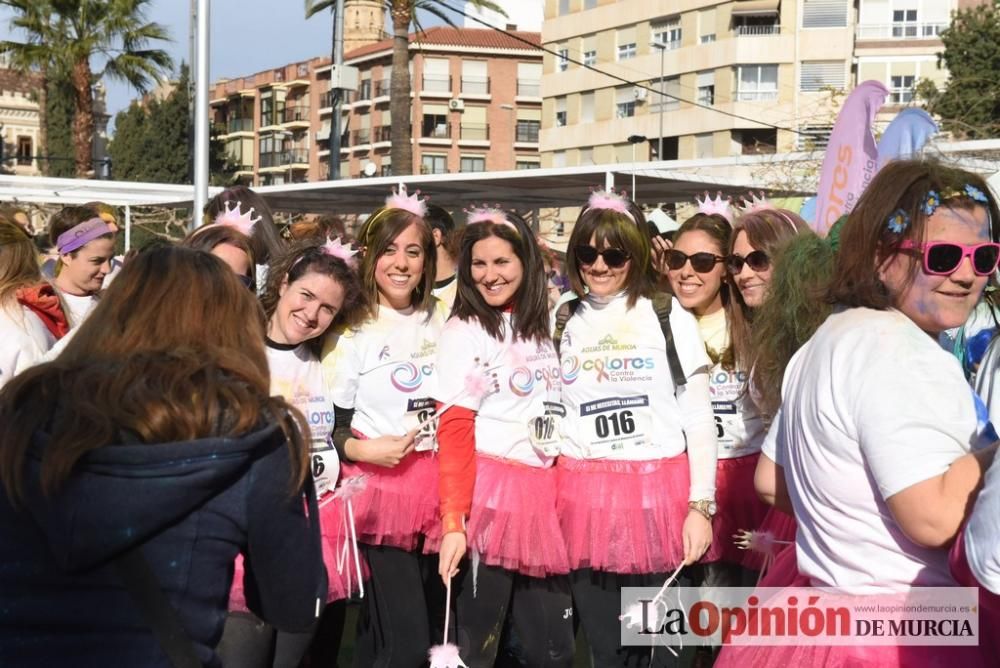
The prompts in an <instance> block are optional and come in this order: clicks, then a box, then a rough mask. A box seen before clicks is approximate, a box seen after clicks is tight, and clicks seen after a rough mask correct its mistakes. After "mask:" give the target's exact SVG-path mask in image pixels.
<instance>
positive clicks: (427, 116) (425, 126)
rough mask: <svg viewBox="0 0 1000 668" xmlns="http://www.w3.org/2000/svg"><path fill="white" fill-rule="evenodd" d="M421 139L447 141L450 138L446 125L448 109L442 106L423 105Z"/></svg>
mask: <svg viewBox="0 0 1000 668" xmlns="http://www.w3.org/2000/svg"><path fill="white" fill-rule="evenodd" d="M420 136H421V137H433V138H439V139H447V138H448V137H451V128H450V126H449V125H448V107H446V106H445V105H443V104H425V105H424V116H423V121H422V122H421V124H420Z"/></svg>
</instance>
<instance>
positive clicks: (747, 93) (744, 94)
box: [735, 90, 778, 102]
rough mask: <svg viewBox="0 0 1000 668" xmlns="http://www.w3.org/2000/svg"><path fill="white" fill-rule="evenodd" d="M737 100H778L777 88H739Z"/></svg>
mask: <svg viewBox="0 0 1000 668" xmlns="http://www.w3.org/2000/svg"><path fill="white" fill-rule="evenodd" d="M735 97H736V101H737V102H762V101H766V100H777V99H778V91H776V90H738V91H736V93H735Z"/></svg>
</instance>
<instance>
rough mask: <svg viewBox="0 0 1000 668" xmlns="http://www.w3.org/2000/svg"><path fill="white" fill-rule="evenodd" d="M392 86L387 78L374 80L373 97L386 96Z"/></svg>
mask: <svg viewBox="0 0 1000 668" xmlns="http://www.w3.org/2000/svg"><path fill="white" fill-rule="evenodd" d="M391 88H392V82H391V81H390V80H389V79H382V80H380V81H376V82H375V97H388V96H389V91H390V89H391Z"/></svg>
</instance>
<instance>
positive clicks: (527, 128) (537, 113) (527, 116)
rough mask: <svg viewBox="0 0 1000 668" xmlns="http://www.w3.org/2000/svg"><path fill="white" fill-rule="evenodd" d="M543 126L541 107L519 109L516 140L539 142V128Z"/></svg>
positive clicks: (515, 131) (515, 129)
mask: <svg viewBox="0 0 1000 668" xmlns="http://www.w3.org/2000/svg"><path fill="white" fill-rule="evenodd" d="M541 126H542V112H541V110H539V109H518V110H517V125H516V126H515V128H514V141H517V142H527V143H532V144H537V143H538V130H539V129H540V128H541Z"/></svg>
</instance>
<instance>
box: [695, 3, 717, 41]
mask: <svg viewBox="0 0 1000 668" xmlns="http://www.w3.org/2000/svg"><path fill="white" fill-rule="evenodd" d="M714 41H715V7H712V8H711V9H703V10H701V11H700V12H698V43H699V44H711V43H712V42H714Z"/></svg>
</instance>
